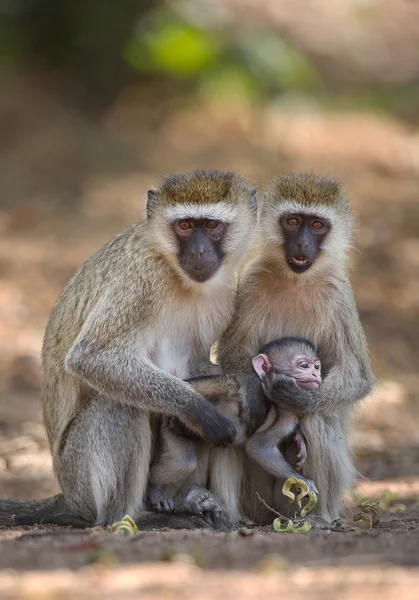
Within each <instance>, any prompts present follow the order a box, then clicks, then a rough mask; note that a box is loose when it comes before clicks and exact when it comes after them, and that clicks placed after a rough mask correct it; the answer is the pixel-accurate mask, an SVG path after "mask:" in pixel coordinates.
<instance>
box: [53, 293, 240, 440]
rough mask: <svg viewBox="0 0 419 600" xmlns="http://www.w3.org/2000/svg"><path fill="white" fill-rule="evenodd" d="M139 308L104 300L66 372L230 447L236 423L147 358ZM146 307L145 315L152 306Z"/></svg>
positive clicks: (83, 331) (79, 339)
mask: <svg viewBox="0 0 419 600" xmlns="http://www.w3.org/2000/svg"><path fill="white" fill-rule="evenodd" d="M130 297H131V298H132V295H131V296H130ZM135 308H136V311H135V313H134V315H133V314H132V307H130V306H124V305H121V303H119V304H118V307H115V303H113V302H112V301H109V299H108V298H107V297H105V298H102V300H101V301H99V303H98V304H97V305H96V307H95V308H94V309H93V311H92V313H91V314H90V315H89V317H88V318H87V319H86V322H85V323H84V325H83V327H82V329H81V331H80V333H79V335H78V337H77V338H76V340H75V342H74V344H73V346H72V347H71V348H70V350H69V352H68V354H67V356H66V359H65V368H66V370H68V371H69V372H71V373H73V374H74V375H76V376H77V377H80V378H81V379H83V380H84V381H86V382H87V383H88V384H89V385H90V386H91V387H92V388H94V389H95V390H97V391H99V392H100V393H103V394H105V395H106V396H108V397H109V398H114V399H116V400H119V401H120V402H122V403H124V404H131V405H133V406H136V407H138V408H141V409H144V410H147V411H150V412H157V413H160V414H164V415H168V416H176V417H178V418H180V419H182V420H183V421H184V422H185V423H187V424H188V426H190V427H191V428H192V430H194V431H196V432H197V433H198V434H199V435H201V436H202V437H203V438H204V439H205V440H207V441H209V442H211V443H213V444H215V445H220V444H221V445H223V444H228V443H231V442H232V441H233V440H234V436H235V429H234V426H233V424H232V423H231V421H229V420H228V419H227V418H226V417H225V416H224V415H223V414H222V413H221V412H220V411H219V410H218V409H217V408H216V407H215V406H212V405H211V404H210V403H209V402H207V401H206V400H205V398H203V397H202V396H201V395H200V394H199V393H197V392H196V391H195V390H193V389H192V388H191V387H190V386H189V385H188V384H187V383H184V382H183V381H181V380H180V379H178V378H177V377H174V376H172V375H170V374H168V373H166V372H165V371H162V370H161V369H159V368H158V367H157V366H156V365H155V364H154V363H152V362H151V361H150V360H149V359H148V357H147V355H146V352H145V351H144V348H147V338H148V331H147V329H146V328H144V330H142V327H141V325H142V323H141V317H143V314H142V312H141V308H142V307H141V305H140V306H139V307H135ZM143 308H144V310H143V312H145V311H146V310H147V306H144V307H143ZM138 315H140V317H138ZM135 318H137V319H138V320H139V322H138V321H137V322H135ZM143 318H144V317H143ZM133 331H134V333H133ZM148 343H150V342H148ZM151 349H152V348H151Z"/></svg>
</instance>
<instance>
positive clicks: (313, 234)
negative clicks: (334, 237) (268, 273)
mask: <svg viewBox="0 0 419 600" xmlns="http://www.w3.org/2000/svg"><path fill="white" fill-rule="evenodd" d="M279 223H280V226H281V230H282V234H283V237H284V252H285V258H286V261H287V263H288V266H289V268H290V269H291V270H292V271H294V273H304V271H307V270H308V269H309V268H310V267H311V266H312V264H313V263H314V261H315V260H316V258H317V257H318V256H319V254H320V251H321V247H322V243H323V241H324V240H325V238H326V236H327V234H328V233H329V231H330V228H331V224H330V221H328V220H327V219H324V218H320V217H317V216H316V215H303V214H289V215H284V216H283V217H281V219H280V221H279Z"/></svg>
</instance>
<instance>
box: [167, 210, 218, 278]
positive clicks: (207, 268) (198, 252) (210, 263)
mask: <svg viewBox="0 0 419 600" xmlns="http://www.w3.org/2000/svg"><path fill="white" fill-rule="evenodd" d="M227 228H228V225H227V224H226V223H223V222H221V221H216V220H214V219H182V220H181V221H176V222H175V223H173V229H174V232H175V235H176V237H177V240H178V244H179V264H180V266H181V267H182V269H183V270H184V271H185V273H187V274H188V275H189V277H190V278H191V279H193V280H194V281H198V282H200V283H203V282H204V281H207V280H208V279H209V278H210V277H212V276H213V275H214V274H215V273H216V272H217V271H218V269H219V268H220V266H221V263H222V261H223V257H224V252H223V239H224V236H225V234H226V231H227Z"/></svg>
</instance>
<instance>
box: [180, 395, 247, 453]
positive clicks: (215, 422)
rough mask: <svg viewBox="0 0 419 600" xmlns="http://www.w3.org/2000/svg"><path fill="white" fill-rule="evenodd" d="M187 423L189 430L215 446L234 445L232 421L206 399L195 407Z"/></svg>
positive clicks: (234, 431)
mask: <svg viewBox="0 0 419 600" xmlns="http://www.w3.org/2000/svg"><path fill="white" fill-rule="evenodd" d="M185 422H186V426H187V427H188V428H190V429H192V431H193V432H194V433H197V434H198V435H199V436H201V438H202V439H203V440H204V441H206V442H208V443H209V444H211V445H213V446H226V445H227V444H232V443H233V442H234V439H235V437H236V433H237V432H236V428H235V427H234V425H233V423H232V421H230V419H227V417H225V416H224V415H223V413H222V412H221V411H220V410H218V408H216V407H215V406H213V405H212V404H210V403H209V402H207V400H205V399H202V400H201V401H200V402H197V403H195V404H194V405H193V408H192V409H191V410H190V412H189V414H188V418H187V420H186V419H185Z"/></svg>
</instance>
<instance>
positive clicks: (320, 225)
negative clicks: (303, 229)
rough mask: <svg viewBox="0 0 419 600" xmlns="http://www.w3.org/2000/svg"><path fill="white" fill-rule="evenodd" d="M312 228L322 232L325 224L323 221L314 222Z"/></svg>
mask: <svg viewBox="0 0 419 600" xmlns="http://www.w3.org/2000/svg"><path fill="white" fill-rule="evenodd" d="M311 226H312V228H313V229H315V230H316V231H322V230H323V229H324V227H325V225H324V223H323V222H322V221H313V222H312V224H311Z"/></svg>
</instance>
